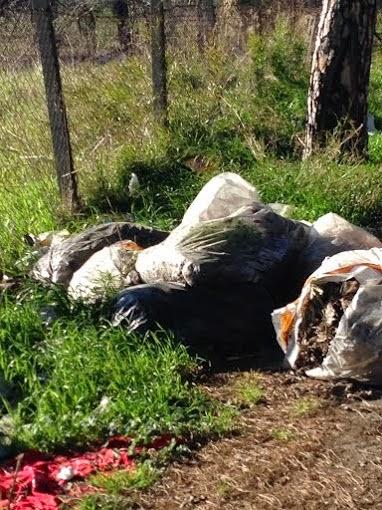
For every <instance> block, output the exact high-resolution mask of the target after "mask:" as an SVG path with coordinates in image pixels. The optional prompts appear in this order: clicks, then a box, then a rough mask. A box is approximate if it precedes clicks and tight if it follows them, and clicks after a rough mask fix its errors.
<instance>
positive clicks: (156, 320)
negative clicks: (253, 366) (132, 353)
mask: <svg viewBox="0 0 382 510" xmlns="http://www.w3.org/2000/svg"><path fill="white" fill-rule="evenodd" d="M272 309H273V302H272V299H271V297H270V295H269V293H267V292H266V290H265V289H264V288H263V287H262V286H260V285H247V284H244V285H236V286H232V287H231V286H230V287H225V286H216V287H214V288H211V287H207V286H200V287H193V288H190V287H186V286H183V285H179V284H176V283H171V282H169V283H158V284H155V285H138V286H136V287H131V288H129V289H126V290H124V291H123V292H121V293H120V294H119V296H118V297H117V298H116V301H115V304H114V306H113V317H112V324H113V325H114V326H119V325H123V326H124V327H126V328H127V329H128V330H129V331H135V332H140V333H146V332H148V331H156V330H158V326H161V327H162V328H165V329H166V330H170V331H172V332H173V333H174V334H175V335H176V337H177V338H179V339H180V340H183V341H184V342H185V343H186V344H187V345H188V346H190V347H191V348H192V349H193V350H194V351H196V352H197V353H198V354H199V355H203V356H206V357H207V358H208V359H209V360H214V359H219V360H220V359H221V358H224V357H225V356H235V357H236V356H238V357H240V356H245V355H247V356H248V357H250V358H255V359H256V360H257V361H258V362H259V364H260V365H261V364H262V365H263V366H264V365H270V364H272V365H278V366H280V365H281V363H282V359H283V355H282V351H281V349H280V347H279V346H278V344H277V341H276V338H275V334H274V331H273V327H272V322H271V312H272Z"/></svg>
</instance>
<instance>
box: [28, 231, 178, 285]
mask: <svg viewBox="0 0 382 510" xmlns="http://www.w3.org/2000/svg"><path fill="white" fill-rule="evenodd" d="M167 235H168V233H167V232H162V231H160V230H155V229H151V228H145V227H141V226H139V225H134V224H132V223H128V222H115V223H104V224H102V225H96V226H94V227H90V228H88V229H86V230H85V231H84V232H81V233H80V234H76V235H73V236H71V237H70V238H69V239H65V240H64V241H62V242H61V243H58V244H54V245H52V246H51V247H50V249H49V251H48V253H47V254H45V255H44V256H43V257H41V258H40V260H38V262H37V263H36V265H35V267H34V268H33V270H32V272H31V276H32V277H33V278H35V279H37V280H39V281H43V282H52V283H58V284H61V285H64V286H65V287H67V286H68V285H69V282H70V280H71V278H72V276H73V274H74V273H75V272H76V271H77V270H78V269H79V268H80V267H81V266H82V265H83V264H84V263H85V262H86V261H87V260H88V259H89V258H90V257H91V256H92V255H93V254H94V253H96V252H97V251H99V250H102V248H105V247H106V246H110V245H112V244H114V243H116V242H118V241H123V240H130V241H132V242H135V243H136V244H137V245H139V246H140V247H142V248H146V247H148V246H153V245H154V244H157V243H160V242H161V241H163V240H164V239H165V238H166V237H167Z"/></svg>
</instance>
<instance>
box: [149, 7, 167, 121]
mask: <svg viewBox="0 0 382 510" xmlns="http://www.w3.org/2000/svg"><path fill="white" fill-rule="evenodd" d="M151 68H152V81H153V95H154V114H155V116H156V118H157V120H158V121H159V122H160V123H161V124H162V125H164V126H166V125H167V65H166V35H165V20H164V8H163V0H151Z"/></svg>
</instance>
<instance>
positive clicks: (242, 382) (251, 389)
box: [234, 376, 265, 406]
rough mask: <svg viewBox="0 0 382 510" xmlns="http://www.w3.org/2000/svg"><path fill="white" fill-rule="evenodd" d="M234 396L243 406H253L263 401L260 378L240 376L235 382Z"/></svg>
mask: <svg viewBox="0 0 382 510" xmlns="http://www.w3.org/2000/svg"><path fill="white" fill-rule="evenodd" d="M234 390H235V396H236V398H237V399H238V400H239V402H240V403H241V404H243V405H245V406H255V405H257V404H260V403H261V402H264V399H265V391H264V388H263V387H262V385H261V380H260V378H257V377H256V376H255V377H245V378H240V379H239V380H238V381H237V383H236V384H235V388H234Z"/></svg>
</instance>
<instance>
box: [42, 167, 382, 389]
mask: <svg viewBox="0 0 382 510" xmlns="http://www.w3.org/2000/svg"><path fill="white" fill-rule="evenodd" d="M291 212H292V211H291V209H290V208H289V207H287V206H284V205H283V204H270V205H266V204H263V203H262V201H261V197H260V194H259V193H258V191H257V190H256V188H255V187H254V186H252V185H251V184H250V183H248V182H246V181H245V180H244V179H243V178H242V177H240V176H238V175H236V174H233V173H230V172H227V173H222V174H220V175H218V176H216V177H214V178H212V179H211V180H210V181H209V182H208V183H207V184H206V185H205V186H204V188H203V189H202V190H201V191H200V193H199V194H198V195H197V196H196V198H195V199H194V201H193V202H192V204H191V205H190V207H189V208H188V209H187V211H186V213H185V215H184V217H183V220H182V221H181V223H180V224H179V226H178V227H176V228H175V229H174V230H173V231H172V232H170V233H168V232H162V231H159V230H155V229H150V228H146V227H141V226H137V225H134V224H132V223H127V222H117V223H109V224H103V225H98V226H95V227H92V228H90V229H87V230H85V231H84V232H82V233H80V234H77V235H75V236H70V237H66V234H65V238H63V239H59V237H57V236H47V239H48V244H50V246H49V247H48V252H47V253H45V254H44V255H43V256H42V257H41V259H40V260H39V261H38V262H37V264H36V265H35V267H34V269H33V271H32V276H33V277H34V278H37V279H39V280H42V281H44V282H52V283H59V284H61V285H63V286H64V287H65V288H67V290H68V292H69V295H70V296H71V297H72V298H74V299H81V300H83V301H85V302H88V303H89V304H91V303H93V302H95V301H97V300H104V299H105V298H106V297H111V296H113V295H115V301H114V304H113V305H112V307H111V319H112V324H114V325H117V324H118V325H119V324H124V325H125V326H126V327H127V329H128V330H130V331H143V332H147V331H148V330H151V329H156V328H157V327H158V324H159V325H161V326H163V327H166V328H168V329H170V330H171V331H173V332H174V333H175V334H176V335H177V336H178V337H180V338H181V339H187V342H192V340H195V339H197V341H198V342H199V343H200V342H203V341H204V342H206V343H208V342H210V343H213V342H214V343H216V345H220V346H222V345H223V344H225V343H226V342H227V341H228V339H229V338H231V342H232V346H233V347H234V348H235V346H236V347H237V346H238V345H239V343H240V342H238V338H239V337H240V338H242V339H243V340H245V342H246V344H247V347H248V346H249V348H250V349H252V350H253V352H256V349H257V348H258V347H259V345H261V346H262V347H264V346H267V345H271V346H272V345H273V347H274V345H277V343H276V340H275V338H274V330H273V329H272V322H271V312H272V310H275V309H277V310H276V311H275V312H274V313H273V321H274V324H275V329H276V333H277V335H278V340H279V343H280V345H281V347H282V348H283V350H284V351H285V353H286V359H287V361H288V363H289V364H290V366H292V367H294V368H299V369H302V368H304V369H306V370H308V373H309V375H313V376H316V377H327V378H328V377H353V378H356V379H360V380H378V378H379V375H377V372H376V366H377V365H378V364H379V361H377V362H376V365H375V366H374V367H373V368H371V361H370V359H371V358H370V356H371V357H372V358H373V359H374V358H375V357H376V356H377V352H379V351H378V349H379V347H378V346H379V337H380V335H379V330H378V321H377V320H376V319H375V317H374V315H373V314H371V315H373V317H371V315H370V314H366V313H363V315H362V317H363V319H362V320H361V319H360V317H359V315H360V310H362V307H363V306H365V303H368V306H369V307H370V309H373V310H377V309H378V307H379V306H380V298H379V297H378V292H379V291H380V287H379V282H378V283H375V281H374V280H375V278H374V276H373V278H374V279H373V278H372V279H371V281H367V282H366V283H365V282H361V281H360V280H359V274H360V273H359V271H357V272H356V274H355V275H353V274H352V272H350V276H349V275H347V273H346V271H347V270H345V269H343V268H344V267H345V266H346V267H347V266H348V264H347V259H348V258H349V257H350V258H351V257H353V258H354V257H355V258H354V264H353V265H352V266H351V267H352V268H353V267H356V268H359V267H363V268H364V267H369V269H370V267H374V271H376V269H375V268H376V267H378V268H379V267H380V265H379V261H378V262H376V261H375V259H376V258H378V256H377V254H379V253H380V251H381V250H382V243H381V242H380V241H379V239H377V238H376V237H375V236H373V235H372V234H370V233H368V232H366V231H365V230H363V229H361V228H359V227H357V226H355V225H352V224H351V223H349V222H348V221H346V220H345V219H344V218H341V217H340V216H338V215H336V214H334V213H329V214H326V215H324V216H322V217H321V218H319V219H318V220H317V221H316V222H314V223H313V224H309V223H307V222H304V221H296V220H292V219H290V218H288V217H286V216H289V215H290V214H291ZM49 240H50V241H49ZM357 250H366V251H363V252H358V251H357ZM357 253H363V255H362V256H360V257H361V258H357V256H356V255H354V254H357ZM349 254H353V255H349ZM330 257H332V258H331V259H329V260H331V261H332V262H327V261H325V259H327V258H330ZM365 260H366V261H369V262H368V263H366V262H365ZM370 261H374V262H370ZM330 263H333V264H335V265H336V264H337V266H338V267H337V266H336V271H337V272H338V271H339V274H340V275H341V278H337V276H338V275H337V272H334V273H333V274H331V275H330V277H331V278H332V279H330V278H329V279H328V278H327V275H326V271H327V267H328V264H329V267H330ZM321 264H322V266H321ZM339 268H340V269H339ZM377 273H378V270H377ZM312 274H313V275H312ZM322 274H324V275H325V278H326V279H324V280H322V278H321V276H322ZM362 274H363V273H362ZM311 275H312V276H311ZM344 275H346V278H345V277H344ZM305 282H307V283H305ZM304 283H305V285H304ZM372 287H373V288H372ZM299 296H300V297H299ZM307 296H308V297H307ZM296 299H297V301H295V300H296ZM290 302H292V304H291V305H288V303H290ZM248 303H249V304H251V306H252V308H251V311H250V313H248V306H247V305H248ZM282 307H285V308H282ZM280 308H281V310H280ZM373 313H374V312H373ZM375 313H376V312H375ZM250 316H251V317H254V318H255V319H256V320H254V319H253V320H252V319H251V318H250ZM222 317H224V320H222ZM352 321H356V322H355V323H354V324H353V322H352ZM370 321H371V323H370ZM239 324H240V326H239ZM222 325H224V327H222ZM351 328H353V329H351ZM269 331H271V333H269ZM340 346H341V348H340ZM341 349H342V350H341ZM351 349H352V350H353V351H354V352H356V356H355V354H354V355H350V351H351ZM261 350H262V349H260V351H261ZM340 351H341V354H339V353H340ZM270 352H273V353H274V355H275V358H277V349H272V348H271V349H270ZM344 353H346V356H345V354H344ZM378 356H379V354H378ZM378 356H377V357H378ZM345 358H346V362H345ZM356 358H357V359H356ZM361 365H362V366H364V368H365V367H367V368H365V369H364V370H361ZM380 379H381V381H380V382H381V383H382V376H381V378H380Z"/></svg>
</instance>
